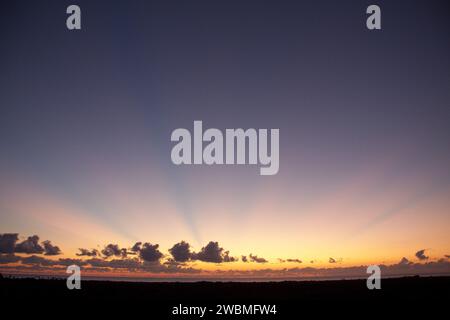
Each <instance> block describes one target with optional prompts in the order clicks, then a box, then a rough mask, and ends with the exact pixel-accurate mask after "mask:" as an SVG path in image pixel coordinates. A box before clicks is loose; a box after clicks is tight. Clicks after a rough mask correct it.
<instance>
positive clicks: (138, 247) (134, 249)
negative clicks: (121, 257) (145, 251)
mask: <svg viewBox="0 0 450 320" xmlns="http://www.w3.org/2000/svg"><path fill="white" fill-rule="evenodd" d="M141 245H142V242H136V243H135V244H134V246H132V247H131V249H130V250H131V251H132V252H139V251H140V250H141Z"/></svg>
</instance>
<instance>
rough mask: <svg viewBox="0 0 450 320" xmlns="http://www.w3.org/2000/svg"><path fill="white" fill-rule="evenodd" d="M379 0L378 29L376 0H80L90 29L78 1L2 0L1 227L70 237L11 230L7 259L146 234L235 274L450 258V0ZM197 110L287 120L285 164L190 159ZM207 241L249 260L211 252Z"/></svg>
mask: <svg viewBox="0 0 450 320" xmlns="http://www.w3.org/2000/svg"><path fill="white" fill-rule="evenodd" d="M377 3H378V4H379V5H380V7H381V8H382V23H383V27H382V30H379V31H373V32H372V31H369V30H367V29H366V27H365V19H366V17H367V15H366V14H365V8H367V6H368V5H369V4H371V3H370V2H369V1H360V2H355V1H339V3H338V2H336V1H310V2H309V4H307V3H302V2H300V1H133V3H128V2H126V1H123V2H121V3H119V4H117V3H115V4H112V3H109V2H106V1H105V2H103V1H78V2H77V4H78V5H79V6H80V7H81V11H82V30H78V31H69V30H67V28H66V27H65V19H66V17H67V15H66V13H65V8H66V7H67V6H68V5H69V4H71V2H67V1H57V2H51V1H33V2H22V1H14V2H10V3H9V4H2V5H1V6H0V12H1V13H2V17H1V19H0V38H1V39H2V50H1V53H0V70H1V71H0V88H1V89H0V90H1V94H0V234H1V235H3V234H16V233H17V234H19V235H18V239H17V241H16V242H15V243H16V244H15V245H16V246H17V245H19V244H20V243H22V242H23V241H24V240H26V239H27V237H28V236H33V235H38V236H39V238H40V239H39V243H40V242H41V241H44V240H50V241H51V244H52V245H56V246H58V247H59V249H60V251H61V252H60V254H58V255H44V254H43V253H44V252H40V253H39V252H34V253H33V252H24V251H26V250H22V252H21V251H20V249H17V250H15V249H14V250H13V252H8V251H7V250H4V249H1V246H0V251H1V250H3V251H2V252H1V258H0V271H1V272H8V270H12V269H13V268H14V267H16V270H19V271H20V268H21V267H23V266H27V267H30V269H27V270H31V271H32V270H33V267H36V266H37V267H46V268H41V269H40V270H41V271H42V270H44V271H46V272H51V270H52V267H50V268H49V267H48V266H45V261H46V260H47V259H50V260H55V261H56V260H57V259H66V258H70V259H83V260H84V259H92V257H88V256H77V254H80V251H79V248H84V249H87V250H92V249H97V250H99V252H101V251H102V250H103V249H104V247H105V246H106V245H108V244H117V245H118V247H119V248H126V249H127V250H128V251H129V250H130V248H132V247H133V245H134V244H135V243H136V242H142V243H146V242H148V243H150V244H152V245H155V244H158V245H159V247H158V250H159V251H160V252H161V253H162V254H163V256H162V257H161V258H160V259H157V261H156V262H158V261H159V262H160V263H161V264H164V263H168V261H171V259H173V256H172V255H171V254H170V252H169V249H170V248H172V246H173V245H174V244H176V243H179V242H181V241H182V240H183V241H185V242H187V243H189V244H190V246H191V249H190V250H191V251H190V252H191V253H193V255H192V257H191V258H190V259H189V260H188V261H184V262H180V261H178V262H177V261H172V262H173V263H174V264H176V266H177V268H181V269H183V268H193V269H196V270H200V271H202V272H204V271H214V270H217V269H218V270H221V271H222V272H223V275H227V274H226V271H227V270H234V271H239V272H240V271H245V272H248V271H250V272H252V271H253V270H260V269H261V270H263V271H261V273H258V275H259V276H277V273H276V272H275V273H274V272H272V271H273V270H281V269H285V268H307V267H311V268H332V269H336V268H351V267H354V266H360V265H368V264H384V265H396V264H398V263H399V261H400V260H401V259H402V258H403V257H405V258H406V259H408V261H410V262H409V263H410V264H413V263H414V264H430V263H431V264H432V263H434V264H441V265H440V269H439V270H440V272H441V271H442V270H444V271H445V270H446V271H447V272H450V267H449V265H450V264H449V262H448V258H449V256H448V255H450V165H449V164H450V143H449V142H450V126H449V121H450V72H449V71H450V59H449V57H450V42H449V41H448V40H449V35H450V20H449V19H448V14H447V12H448V4H447V3H446V2H445V1H431V2H428V1H417V2H413V1H395V3H394V2H393V1H377ZM194 120H202V121H203V126H204V127H205V128H219V129H221V130H225V129H226V128H244V129H247V128H267V129H271V128H279V129H280V170H279V172H278V174H276V175H273V176H261V175H259V166H258V165H248V166H238V165H235V166H233V165H231V166H206V165H200V166H193V165H192V166H176V165H174V164H173V163H172V162H171V159H170V151H171V148H172V147H173V145H174V143H173V142H171V141H170V135H171V132H172V131H173V130H174V129H176V128H187V129H189V130H192V128H193V121H194ZM1 239H3V238H1ZM4 239H6V238H4ZM4 239H3V240H4ZM4 241H6V240H4ZM210 241H213V242H218V244H219V247H221V248H223V251H221V253H220V254H221V257H222V258H223V257H225V251H229V257H232V258H235V260H237V261H231V262H226V261H221V262H208V261H204V260H205V259H203V258H201V254H200V255H199V252H202V251H201V250H202V248H204V247H205V246H207V245H208V243H209V242H210ZM4 243H6V242H2V241H0V244H2V245H3V244H4ZM19 248H20V245H19ZM420 250H424V252H423V253H422V254H420V253H418V252H419V251H420ZM140 252H141V251H136V252H134V253H129V254H128V255H127V257H126V258H125V257H123V256H120V257H119V256H118V255H117V256H116V255H112V256H111V257H105V256H104V255H102V254H101V253H100V254H99V255H98V256H97V258H98V259H99V260H104V261H111V260H113V259H125V260H126V261H128V260H133V261H135V260H136V261H137V260H139V261H141V260H140V259H143V258H142V256H141V253H140ZM194 253H196V254H194ZM416 253H418V254H416ZM14 254H15V255H16V256H17V257H20V259H25V258H27V257H29V256H32V255H33V254H34V255H35V256H37V257H41V258H42V259H46V260H45V261H44V260H41V262H36V263H31V262H30V263H28V264H27V262H26V260H17V259H15V258H12V256H13V255H14ZM250 254H252V256H253V257H255V256H257V258H254V259H253V260H254V261H249V262H244V261H243V259H242V256H243V255H244V256H246V257H247V259H248V260H251V259H250ZM261 258H263V259H264V260H266V262H264V261H262V260H259V261H258V259H261ZM330 258H331V259H330ZM8 259H10V260H8ZM134 259H135V260H134ZM225 259H226V258H225ZM280 259H281V260H280ZM287 259H292V261H291V262H288V261H287ZM295 259H299V260H301V261H302V262H301V263H299V262H298V261H294V260H295ZM7 260H8V261H10V262H7ZM206 260H207V259H206ZM21 261H22V262H21ZM141 262H142V261H141ZM152 262H155V261H152ZM166 265H168V264H166ZM419 267H420V266H419ZM119 269H120V270H119V271H124V270H125V271H126V272H128V273H129V274H131V275H133V273H134V272H135V271H133V270H132V268H119ZM266 269H267V270H269V269H270V270H269V271H267V270H266ZM36 270H37V268H36ZM264 270H266V271H264ZM336 270H337V269H336ZM420 270H422V269H420ZM22 271H23V270H22ZM115 271H117V270H110V272H111V273H114V272H115ZM151 271H153V269H151ZM182 272H183V271H182V270H180V273H182ZM331 274H332V273H331ZM160 275H161V276H162V277H164V276H165V275H164V272H162V273H161V274H160ZM279 275H280V276H283V273H282V272H281V271H280V273H279ZM230 276H233V275H230Z"/></svg>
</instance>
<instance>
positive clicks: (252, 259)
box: [249, 253, 268, 263]
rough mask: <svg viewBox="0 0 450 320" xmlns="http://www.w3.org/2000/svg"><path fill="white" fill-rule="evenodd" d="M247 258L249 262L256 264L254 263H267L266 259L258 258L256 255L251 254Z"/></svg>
mask: <svg viewBox="0 0 450 320" xmlns="http://www.w3.org/2000/svg"><path fill="white" fill-rule="evenodd" d="M249 258H250V261H251V262H256V263H266V262H268V261H267V260H266V259H264V258H262V257H258V256H257V255H253V254H251V253H250V254H249Z"/></svg>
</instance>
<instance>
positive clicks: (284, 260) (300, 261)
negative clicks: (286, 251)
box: [278, 258, 303, 263]
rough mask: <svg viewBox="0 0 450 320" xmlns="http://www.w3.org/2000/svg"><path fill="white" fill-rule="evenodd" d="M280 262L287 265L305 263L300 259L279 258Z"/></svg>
mask: <svg viewBox="0 0 450 320" xmlns="http://www.w3.org/2000/svg"><path fill="white" fill-rule="evenodd" d="M278 261H279V262H281V263H285V262H292V263H302V262H303V261H302V260H300V259H280V258H278Z"/></svg>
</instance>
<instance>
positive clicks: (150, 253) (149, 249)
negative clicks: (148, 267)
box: [139, 242, 163, 262]
mask: <svg viewBox="0 0 450 320" xmlns="http://www.w3.org/2000/svg"><path fill="white" fill-rule="evenodd" d="M158 247H159V244H155V245H153V244H151V243H148V242H146V243H144V244H143V245H142V247H141V249H140V250H139V257H140V258H141V259H142V260H144V261H146V262H156V261H159V259H161V258H162V256H163V254H162V253H161V252H160V251H159V250H158Z"/></svg>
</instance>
